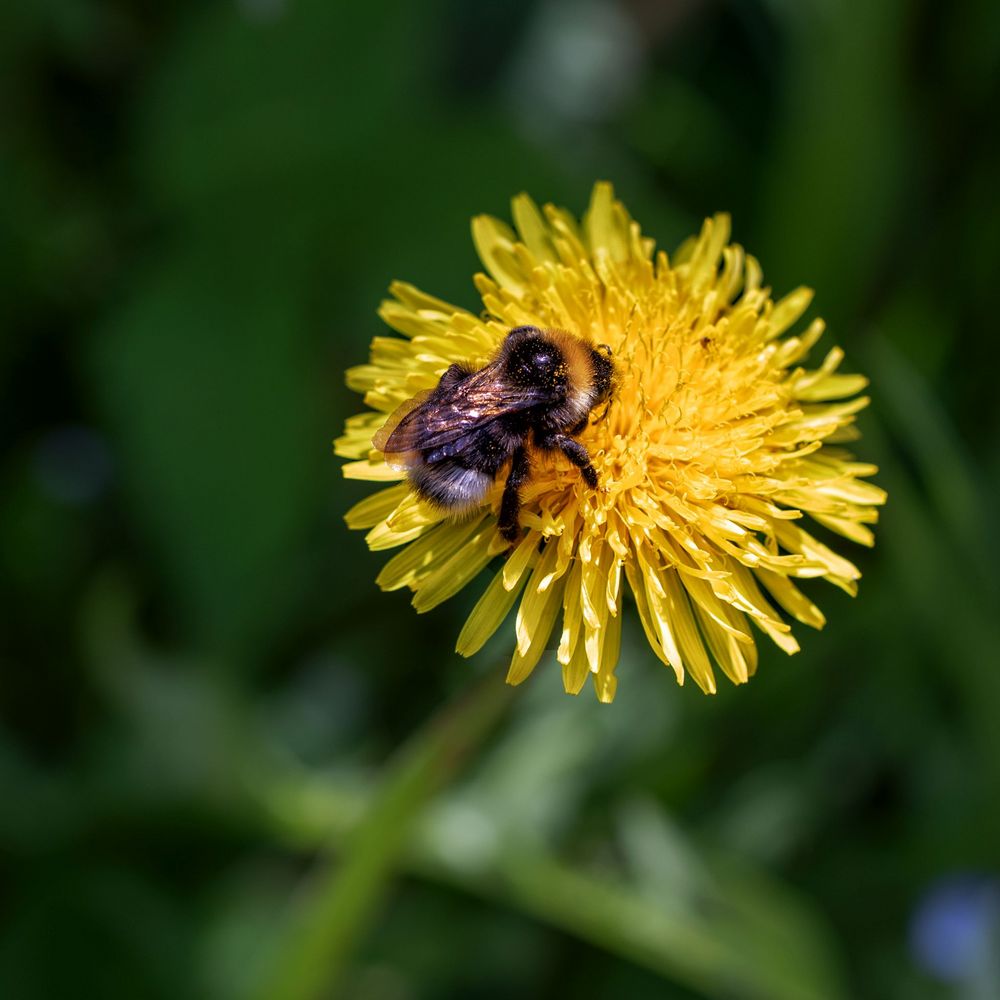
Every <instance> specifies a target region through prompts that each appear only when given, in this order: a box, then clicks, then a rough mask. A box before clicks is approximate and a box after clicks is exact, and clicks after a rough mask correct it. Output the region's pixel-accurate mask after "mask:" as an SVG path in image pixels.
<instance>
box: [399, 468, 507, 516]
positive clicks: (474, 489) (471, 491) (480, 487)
mask: <svg viewBox="0 0 1000 1000" xmlns="http://www.w3.org/2000/svg"><path fill="white" fill-rule="evenodd" d="M493 479H494V477H493V476H491V475H489V474H488V473H486V472H483V471H481V470H479V469H470V468H468V467H467V466H464V465H460V464H459V463H458V462H456V461H455V460H454V459H445V460H444V461H442V462H434V463H433V464H431V465H420V466H417V467H416V468H413V469H411V470H410V482H411V484H412V485H413V488H414V489H415V490H416V491H417V492H418V493H419V494H420V495H421V496H422V497H423V498H424V499H425V500H428V501H430V502H431V503H433V504H437V505H438V506H439V507H447V508H448V509H449V510H463V509H465V508H468V507H474V506H476V505H477V504H479V503H481V502H482V500H483V498H484V497H485V496H486V494H487V493H488V492H489V489H490V487H491V486H492V485H493Z"/></svg>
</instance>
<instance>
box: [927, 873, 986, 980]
mask: <svg viewBox="0 0 1000 1000" xmlns="http://www.w3.org/2000/svg"><path fill="white" fill-rule="evenodd" d="M998 935H1000V882H998V881H997V879H996V878H993V877H990V876H986V875H977V874H972V873H969V874H963V875H950V876H948V877H946V878H943V879H941V880H940V881H939V882H936V883H935V884H934V885H933V886H931V888H930V889H929V890H928V891H927V892H926V893H925V895H924V897H923V899H922V900H921V901H920V904H919V905H918V907H917V910H916V913H915V914H914V916H913V920H912V922H911V924H910V950H911V952H912V954H913V957H914V960H915V961H916V963H917V964H918V965H919V966H920V967H921V968H922V969H924V970H925V971H926V972H929V973H930V974H931V975H933V976H936V977H937V978H938V979H942V980H946V981H949V982H956V981H966V980H970V979H973V978H976V977H977V975H978V974H979V972H980V970H982V968H983V967H984V966H985V965H986V964H988V962H989V960H990V955H991V953H992V952H993V951H994V949H995V948H996V946H997V938H998Z"/></svg>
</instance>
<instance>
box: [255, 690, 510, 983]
mask: <svg viewBox="0 0 1000 1000" xmlns="http://www.w3.org/2000/svg"><path fill="white" fill-rule="evenodd" d="M510 693H511V689H510V688H509V687H508V686H507V685H505V684H503V683H501V682H500V680H499V678H498V677H497V676H496V674H495V673H494V672H490V674H489V675H488V676H487V677H485V678H484V679H483V680H481V681H480V682H479V683H478V684H477V685H476V686H474V687H473V688H472V689H471V690H470V691H467V692H466V693H465V694H464V695H462V696H460V697H459V698H458V699H457V700H456V701H455V702H454V703H452V704H450V705H448V706H447V707H446V708H445V709H444V710H442V711H441V712H440V713H438V714H437V715H435V716H433V717H432V718H431V719H430V721H429V722H428V723H427V724H425V726H424V727H422V728H421V729H420V730H419V731H418V732H417V733H416V734H415V736H414V737H412V738H411V739H410V740H409V741H408V742H407V744H406V745H405V746H404V747H403V748H402V750H401V751H400V752H399V755H398V757H397V758H396V760H395V761H394V762H393V764H392V765H391V767H390V772H389V774H388V775H387V776H386V778H385V780H384V781H383V782H382V783H381V785H380V788H379V791H378V793H377V795H376V797H375V799H374V800H373V801H372V803H371V805H370V807H369V809H368V811H367V813H366V815H365V817H364V818H363V819H362V820H361V822H360V823H359V824H358V826H357V827H356V828H355V829H354V830H353V831H352V833H351V835H350V837H349V838H348V840H347V841H346V843H344V845H343V848H342V849H341V850H340V852H339V856H338V857H337V858H336V859H332V858H325V859H323V860H321V861H320V862H319V863H318V864H317V868H316V870H315V871H314V872H313V873H312V874H311V875H310V876H309V877H308V879H307V882H306V884H305V886H304V887H303V889H302V893H301V896H300V897H299V899H298V900H297V901H296V902H295V903H294V904H293V906H294V908H293V911H292V913H291V914H290V916H289V918H288V920H287V922H286V923H285V925H284V927H283V929H282V932H281V934H280V936H279V939H278V941H277V942H276V944H275V946H274V949H273V951H272V953H271V961H270V962H269V963H267V967H266V969H265V973H264V975H262V976H261V977H260V978H259V980H258V981H257V982H256V983H255V984H254V988H253V989H252V991H251V998H252V1000H314V998H317V997H321V996H322V997H331V996H335V995H336V988H337V986H338V985H339V984H340V982H341V980H342V977H343V975H344V972H345V970H346V968H347V965H348V961H349V959H350V957H351V955H352V953H353V951H354V949H355V947H356V946H357V944H358V942H359V941H360V940H361V938H362V937H363V936H364V934H365V933H366V931H367V929H368V927H369V926H370V924H371V923H372V921H373V919H374V918H375V916H376V914H377V911H378V905H379V902H380V900H381V898H382V896H383V895H384V893H385V891H386V889H387V887H388V884H389V882H390V880H391V877H392V874H393V871H394V870H395V868H396V867H397V860H398V859H399V857H400V855H401V854H402V853H403V851H404V850H405V849H406V846H407V842H408V836H409V834H410V831H411V829H412V827H413V822H414V820H415V819H416V818H417V816H418V815H419V814H420V811H421V809H422V807H423V806H424V805H425V804H426V803H427V802H428V801H429V800H430V799H431V798H432V796H433V795H434V794H435V792H437V791H438V790H439V789H440V788H441V787H442V786H444V785H445V784H446V783H447V782H448V780H449V779H450V778H452V777H453V776H454V774H455V773H456V772H457V770H458V768H459V767H460V765H461V764H462V762H463V761H464V760H465V759H466V757H467V756H468V755H469V754H470V753H471V752H473V751H474V750H475V749H476V748H477V747H478V746H479V745H480V744H481V743H482V742H483V740H484V739H485V737H486V736H487V735H488V733H489V732H490V731H491V730H492V728H493V726H494V725H495V723H496V722H497V721H498V720H499V719H500V718H501V716H502V715H503V712H504V709H505V708H506V707H507V705H508V704H509V703H510Z"/></svg>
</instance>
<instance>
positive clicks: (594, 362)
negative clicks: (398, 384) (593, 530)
mask: <svg viewBox="0 0 1000 1000" xmlns="http://www.w3.org/2000/svg"><path fill="white" fill-rule="evenodd" d="M613 382H614V365H613V363H612V360H611V348H610V347H608V346H607V345H606V344H601V345H599V346H598V347H596V348H595V347H592V346H591V345H590V344H588V343H587V342H586V341H584V340H581V339H580V338H579V337H576V336H573V335H572V334H570V333H566V332H564V331H562V330H541V329H539V328H538V327H536V326H519V327H516V328H515V329H513V330H511V331H510V333H508V334H507V336H506V337H505V338H504V341H503V343H502V344H501V345H500V349H499V351H498V352H497V354H496V356H495V357H494V358H493V360H491V361H490V362H489V363H488V364H487V365H486V366H485V367H484V368H480V369H479V370H478V371H475V370H473V369H471V368H469V367H466V366H465V365H458V364H454V365H452V366H451V367H450V368H449V369H448V370H447V371H446V372H445V373H444V374H443V375H442V376H441V380H440V382H438V384H437V386H435V388H433V389H428V390H427V391H426V392H423V393H421V394H420V395H418V396H416V397H414V398H413V399H411V400H409V401H408V402H406V403H404V404H403V405H402V406H400V407H399V409H397V410H396V412H395V413H393V414H392V416H390V417H389V419H388V420H387V421H386V423H385V426H384V427H383V428H382V429H381V430H380V431H379V432H378V433H377V434H376V435H375V437H374V439H373V441H372V444H373V446H374V447H375V448H377V449H378V450H379V451H381V452H384V454H385V458H386V461H387V462H388V463H389V464H390V465H391V466H393V467H394V468H398V469H405V470H406V472H407V477H408V479H409V481H410V484H411V486H412V487H413V489H414V490H415V491H416V492H417V494H418V495H419V496H421V497H422V498H423V499H424V500H427V501H428V502H429V503H431V504H433V505H435V506H438V507H442V508H445V509H446V510H448V511H451V512H453V513H457V514H460V513H462V512H464V511H467V510H470V509H472V508H474V507H476V506H478V505H479V504H481V503H482V501H483V499H484V498H485V497H486V495H487V493H488V492H489V490H490V487H491V486H492V485H493V484H494V483H495V482H496V480H497V479H498V477H499V476H500V473H501V471H502V470H503V469H504V468H505V467H506V466H507V464H508V463H510V467H509V470H508V472H507V478H506V481H505V484H504V490H503V497H502V499H501V501H500V516H499V524H498V526H499V529H500V533H501V534H502V535H503V537H504V538H506V539H507V540H508V541H511V542H513V541H514V540H516V538H517V536H518V530H519V523H518V515H519V513H520V509H521V498H520V493H519V490H520V487H521V486H523V485H524V483H525V482H526V481H527V480H528V477H529V476H530V473H531V467H530V461H529V457H528V444H529V442H530V443H531V444H532V445H533V446H534V447H536V448H539V449H541V450H542V451H559V452H562V454H564V455H565V456H566V457H567V458H568V459H569V460H570V461H571V462H572V463H573V464H574V465H575V466H577V468H579V470H580V474H581V475H582V476H583V479H584V481H585V482H586V483H587V485H588V486H590V487H592V488H596V487H597V470H596V469H595V468H594V466H593V464H592V463H591V461H590V455H589V454H588V452H587V449H586V448H585V447H584V446H583V445H582V444H581V443H580V442H579V441H577V440H576V436H577V435H578V434H580V432H581V431H583V429H584V428H585V427H586V426H587V422H588V420H589V419H590V414H591V412H592V411H593V410H594V408H595V407H597V406H599V405H601V404H604V405H605V407H607V406H608V405H610V400H611V392H612V386H613ZM605 412H607V410H606V409H605Z"/></svg>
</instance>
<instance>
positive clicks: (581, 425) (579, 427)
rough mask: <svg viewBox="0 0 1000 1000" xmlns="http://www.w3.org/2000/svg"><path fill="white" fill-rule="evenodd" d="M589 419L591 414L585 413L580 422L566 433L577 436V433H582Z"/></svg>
mask: <svg viewBox="0 0 1000 1000" xmlns="http://www.w3.org/2000/svg"><path fill="white" fill-rule="evenodd" d="M589 420H590V414H589V413H587V414H584V415H583V416H582V417H581V418H580V422H579V423H576V424H574V425H573V426H572V427H571V428H570V429H569V430H568V431H567V432H566V433H567V434H569V436H570V437H576V436H577V434H582V433H583V431H584V428H585V427H586V426H587V421H589Z"/></svg>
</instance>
